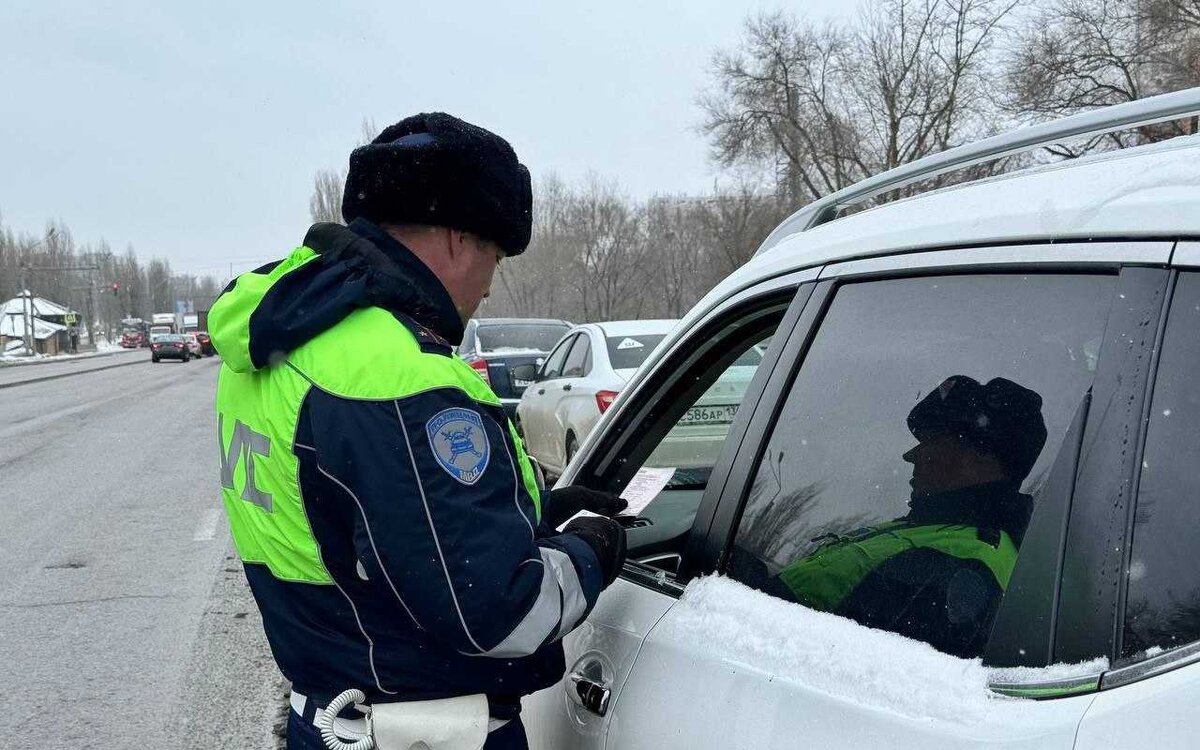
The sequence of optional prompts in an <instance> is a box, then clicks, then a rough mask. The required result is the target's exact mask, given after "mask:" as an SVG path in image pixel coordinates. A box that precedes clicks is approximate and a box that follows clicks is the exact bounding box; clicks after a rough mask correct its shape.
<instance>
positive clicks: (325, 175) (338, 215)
mask: <svg viewBox="0 0 1200 750" xmlns="http://www.w3.org/2000/svg"><path fill="white" fill-rule="evenodd" d="M343 187H344V180H343V178H342V173H341V172H335V171H334V170H332V169H321V170H318V171H317V174H316V176H314V177H313V194H312V197H311V198H309V199H308V214H309V216H310V217H312V221H313V223H314V224H316V223H319V222H323V221H330V222H335V223H337V224H341V223H342V190H343Z"/></svg>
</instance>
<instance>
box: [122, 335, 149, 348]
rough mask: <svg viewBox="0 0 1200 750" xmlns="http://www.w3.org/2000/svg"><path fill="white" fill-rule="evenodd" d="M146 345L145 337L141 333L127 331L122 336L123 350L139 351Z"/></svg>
mask: <svg viewBox="0 0 1200 750" xmlns="http://www.w3.org/2000/svg"><path fill="white" fill-rule="evenodd" d="M144 345H145V335H144V334H143V333H142V332H141V331H125V332H123V333H122V334H121V348H122V349H137V348H139V347H141V346H144Z"/></svg>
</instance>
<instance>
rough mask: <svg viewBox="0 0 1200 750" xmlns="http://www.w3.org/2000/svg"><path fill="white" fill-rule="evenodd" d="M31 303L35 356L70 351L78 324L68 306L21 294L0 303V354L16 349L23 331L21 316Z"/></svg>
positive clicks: (25, 313)
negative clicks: (36, 354)
mask: <svg viewBox="0 0 1200 750" xmlns="http://www.w3.org/2000/svg"><path fill="white" fill-rule="evenodd" d="M31 304H32V316H31V317H32V320H33V340H34V346H33V349H34V352H36V353H38V354H62V353H64V352H69V351H72V350H74V348H75V346H74V341H77V340H78V339H77V337H73V336H72V331H73V330H75V326H76V325H77V324H78V322H79V315H78V313H76V312H75V311H74V310H71V309H70V308H68V307H65V306H63V305H60V304H58V303H57V302H52V301H51V300H48V299H45V298H44V297H31V295H30V294H29V292H28V291H27V292H25V294H24V295H22V296H20V297H13V298H12V299H10V300H7V301H5V302H3V303H0V352H9V351H10V349H20V348H22V346H23V343H24V340H25V335H26V332H27V330H28V329H27V327H26V322H25V316H26V315H27V314H29V313H30V312H31V311H30V306H31Z"/></svg>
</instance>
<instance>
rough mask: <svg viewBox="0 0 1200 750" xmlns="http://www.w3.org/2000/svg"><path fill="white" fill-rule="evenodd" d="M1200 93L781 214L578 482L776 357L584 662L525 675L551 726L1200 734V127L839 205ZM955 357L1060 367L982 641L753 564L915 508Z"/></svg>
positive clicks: (623, 414)
mask: <svg viewBox="0 0 1200 750" xmlns="http://www.w3.org/2000/svg"><path fill="white" fill-rule="evenodd" d="M1198 111H1200V91H1197V90H1191V91H1187V92H1180V93H1178V94H1172V95H1167V96H1165V97H1156V98H1154V99H1152V100H1146V101H1143V102H1135V103H1133V104H1130V105H1122V106H1120V107H1115V108H1111V109H1110V110H1105V111H1101V112H1097V113H1089V114H1087V115H1084V116H1080V117H1076V118H1068V119H1066V120H1063V121H1061V122H1059V123H1051V124H1048V125H1045V126H1037V127H1035V128H1030V129H1026V130H1021V131H1017V132H1015V133H1013V134H1010V135H1008V136H1003V137H998V138H997V139H991V140H989V141H987V142H983V143H982V144H978V145H974V146H970V147H964V148H963V149H959V150H956V151H954V152H948V154H946V155H939V156H938V157H934V158H931V159H930V160H926V161H925V162H922V163H918V164H915V165H909V166H908V167H904V168H901V169H900V170H897V171H896V173H895V174H891V173H889V174H888V175H883V176H881V177H879V178H872V180H869V181H867V182H868V183H870V184H869V185H863V186H859V187H857V188H850V189H848V190H847V191H843V193H842V194H839V195H835V196H833V197H831V198H829V199H824V200H822V201H820V202H818V204H815V205H814V206H811V207H808V208H806V209H804V210H803V211H801V212H799V213H798V214H797V215H796V216H794V217H793V218H791V219H789V220H788V221H786V222H784V223H783V224H782V225H781V226H780V228H779V229H777V230H776V231H775V232H774V233H773V234H772V236H771V237H769V238H768V240H767V241H766V242H765V243H764V247H763V248H762V249H761V250H760V251H759V253H758V254H757V255H756V257H755V258H754V259H752V260H751V261H750V262H749V263H747V264H746V265H745V266H743V267H742V268H741V269H739V270H738V271H736V272H734V273H733V274H731V275H730V276H729V277H728V278H727V279H725V280H724V281H722V282H721V283H720V284H719V285H717V287H716V288H714V289H713V290H712V291H711V292H710V293H709V294H708V295H706V296H705V298H704V299H703V300H702V301H701V302H700V303H698V304H697V305H696V306H695V307H694V308H693V309H692V310H691V311H690V312H689V313H688V314H687V315H686V316H685V317H684V318H683V320H682V321H681V322H680V324H679V325H678V326H677V327H675V328H674V330H673V331H672V332H671V333H670V334H669V335H668V336H667V338H666V339H665V340H664V341H663V343H662V344H661V345H660V346H658V347H657V348H656V349H655V351H654V353H653V354H652V355H651V356H650V357H649V358H648V359H647V361H646V362H645V363H644V365H643V366H642V367H641V368H640V369H639V370H638V371H637V373H636V374H635V375H634V376H633V377H632V378H631V380H630V382H629V383H628V385H627V386H626V388H625V389H624V392H623V394H622V396H621V398H620V399H619V400H618V401H617V402H616V404H615V406H614V408H612V409H609V410H608V411H607V412H606V413H605V414H603V416H602V417H601V418H600V419H599V421H598V423H597V424H596V426H595V429H593V430H592V432H591V433H590V435H589V436H588V438H587V439H586V440H585V441H584V442H583V443H582V445H581V446H580V449H579V453H578V455H577V456H576V458H575V460H574V461H572V462H571V463H570V465H569V466H568V467H567V470H566V472H565V474H564V476H563V477H562V478H561V480H560V483H562V484H567V483H578V484H583V485H587V486H591V487H594V488H598V489H607V490H609V491H621V490H622V489H623V488H624V487H625V486H626V485H628V484H629V483H630V481H631V479H633V478H634V477H635V476H637V474H638V472H639V471H641V470H642V469H644V468H647V467H654V468H659V469H661V464H662V463H664V462H662V461H657V460H651V459H652V457H653V458H656V459H657V458H662V457H663V456H662V454H659V455H657V456H656V455H655V451H656V450H657V449H658V448H659V447H660V446H661V445H663V444H664V441H665V440H666V439H667V437H668V436H669V435H671V434H672V431H673V430H674V429H675V428H676V427H678V426H679V425H680V420H681V418H682V417H683V416H684V415H685V414H686V413H687V412H688V410H689V409H691V408H692V407H693V406H694V405H695V404H697V403H698V400H699V399H700V398H701V397H702V396H703V395H704V394H705V393H706V392H707V390H708V389H709V388H710V387H711V386H712V385H713V384H714V383H716V382H718V381H719V380H720V378H721V377H722V375H723V374H724V373H725V372H727V371H728V370H729V368H730V367H732V366H733V364H732V363H733V362H735V361H737V359H738V358H739V357H741V355H742V354H744V353H745V352H746V351H749V350H750V349H752V348H754V347H762V349H763V351H764V356H763V357H762V361H761V362H760V363H759V364H758V365H757V366H756V368H755V373H754V375H753V377H752V378H751V379H750V382H749V384H748V385H747V387H746V388H745V390H744V392H743V394H742V401H741V403H740V405H739V408H738V409H737V411H736V414H735V416H734V417H733V422H732V424H731V425H730V426H729V429H728V435H727V437H726V439H725V441H724V443H723V445H722V447H721V450H720V451H719V453H718V455H716V456H715V458H714V460H713V462H712V465H711V466H710V467H707V469H708V473H707V474H706V475H703V476H700V477H699V478H698V477H697V474H696V472H695V471H694V470H682V469H681V470H680V471H679V472H677V474H679V475H682V476H683V477H684V478H685V479H684V481H678V482H677V481H675V480H674V479H672V480H671V481H670V482H669V483H668V484H667V485H666V486H665V487H664V488H663V489H662V491H661V492H660V493H659V494H658V495H657V496H656V497H655V498H654V499H653V501H652V502H650V504H649V505H648V506H647V507H646V508H645V510H644V511H642V513H641V518H640V519H639V520H638V522H637V523H636V524H634V525H633V527H632V528H630V530H629V548H630V562H629V563H627V565H626V567H625V570H624V573H623V575H622V578H621V579H620V580H619V581H618V582H617V583H616V584H615V585H614V587H613V588H612V589H611V590H610V591H609V592H608V593H606V595H605V596H604V597H602V598H601V600H600V602H599V604H598V605H597V607H596V609H595V610H594V611H593V612H592V613H591V615H590V616H589V618H588V620H587V622H586V623H585V624H584V625H583V626H582V627H580V628H579V629H578V630H577V631H576V632H574V633H572V634H571V635H570V636H568V637H567V639H566V641H565V644H566V651H567V664H568V675H567V676H566V677H565V678H564V680H563V682H562V683H561V685H559V686H557V687H555V688H550V689H548V690H546V691H542V692H541V693H538V694H536V695H534V696H532V697H531V698H530V699H528V700H527V702H526V703H527V706H526V707H527V710H526V723H527V726H528V729H529V734H530V738H531V745H532V746H534V747H568V746H569V747H581V748H601V747H609V748H614V747H615V748H660V747H688V748H717V747H722V748H723V747H754V748H784V747H795V746H797V745H798V744H799V745H804V746H810V745H811V746H813V747H835V748H851V747H879V746H887V747H901V748H921V750H929V748H940V747H945V748H952V747H963V746H982V745H986V746H988V747H1003V748H1072V747H1102V746H1103V747H1135V746H1136V747H1142V746H1153V747H1156V748H1167V747H1187V746H1190V743H1191V742H1192V738H1193V737H1194V736H1195V727H1194V720H1193V719H1192V718H1191V714H1192V712H1191V711H1190V710H1188V708H1187V707H1188V706H1191V705H1194V704H1195V702H1196V701H1197V700H1198V699H1200V621H1198V620H1197V619H1196V618H1194V617H1187V616H1186V614H1187V612H1190V611H1196V610H1197V609H1198V608H1200V602H1197V601H1196V598H1197V596H1200V594H1197V593H1191V594H1187V593H1181V592H1200V567H1198V566H1200V563H1197V561H1196V558H1195V556H1194V555H1193V554H1191V553H1190V552H1187V551H1186V550H1190V549H1191V545H1190V542H1189V541H1188V540H1189V539H1190V535H1191V534H1192V530H1194V528H1196V526H1197V524H1198V523H1200V517H1197V510H1196V504H1195V503H1194V502H1190V498H1194V497H1195V496H1196V495H1197V494H1198V493H1200V474H1198V473H1197V472H1196V471H1195V469H1194V467H1195V465H1196V463H1197V461H1200V454H1198V452H1200V435H1198V434H1197V432H1198V431H1200V427H1198V425H1200V413H1197V409H1200V399H1196V398H1194V391H1191V390H1190V389H1191V383H1192V382H1193V381H1194V377H1193V376H1192V373H1194V371H1195V368H1196V367H1197V366H1200V344H1197V343H1194V339H1195V336H1194V331H1195V326H1196V325H1197V324H1198V323H1200V320H1197V319H1196V317H1195V316H1197V315H1200V313H1198V312H1197V311H1200V243H1196V242H1194V241H1193V239H1194V238H1200V190H1197V187H1198V186H1200V159H1198V157H1200V139H1197V138H1195V137H1187V138H1180V139H1176V140H1173V141H1169V142H1167V143H1163V144H1159V145H1154V146H1147V147H1141V148H1135V149H1129V150H1126V151H1121V152H1115V153H1110V154H1102V155H1098V156H1093V157H1088V158H1084V159H1079V160H1075V161H1071V162H1065V163H1060V164H1056V165H1052V166H1047V167H1041V168H1037V169H1032V170H1026V171H1022V172H1016V173H1013V174H1009V175H1005V176H1003V177H1000V178H995V179H991V180H987V181H980V182H974V183H970V184H967V185H963V186H959V187H953V188H947V189H943V190H940V191H936V192H932V193H926V194H923V195H918V196H916V197H913V198H909V199H906V200H902V201H896V202H893V203H887V204H884V205H881V206H878V207H875V208H871V209H869V210H866V211H862V212H861V213H857V214H852V215H849V216H847V217H844V218H840V219H837V220H829V218H828V211H830V210H833V209H835V208H836V207H837V206H838V205H839V204H841V203H846V204H853V203H855V202H861V201H862V200H864V199H866V198H870V197H871V196H872V195H875V194H878V192H880V190H884V189H894V188H896V187H902V186H903V185H905V184H909V183H911V182H913V181H916V180H919V179H922V178H923V177H924V178H927V177H929V176H932V175H934V174H938V173H941V172H943V171H945V170H946V169H947V168H950V167H954V166H960V167H961V166H967V165H970V164H974V163H979V162H980V161H982V160H984V159H985V158H988V157H991V158H995V157H997V156H1002V155H1005V154H1008V153H1013V152H1015V151H1019V150H1020V149H1021V148H1025V149H1028V148H1033V147H1037V146H1039V145H1041V144H1044V143H1053V142H1055V140H1058V139H1063V138H1067V137H1073V136H1086V135H1089V134H1094V133H1098V132H1106V131H1109V130H1114V129H1118V128H1119V127H1130V126H1135V125H1141V124H1146V123H1148V122H1155V121H1161V120H1164V119H1169V118H1170V117H1181V116H1184V115H1187V114H1189V113H1196V112H1198ZM868 188H870V189H868ZM950 375H966V376H970V377H974V378H977V379H979V380H980V382H983V381H984V380H985V379H987V378H992V377H1005V378H1011V379H1013V380H1015V381H1016V382H1018V383H1023V384H1024V385H1026V386H1027V387H1029V388H1031V389H1033V390H1035V391H1036V392H1037V393H1038V394H1039V395H1040V397H1041V399H1042V406H1041V411H1042V412H1043V414H1044V417H1045V424H1046V428H1047V435H1048V437H1047V439H1046V440H1045V443H1044V447H1042V448H1041V449H1040V450H1041V452H1040V453H1039V454H1038V458H1037V463H1036V464H1035V465H1034V467H1033V469H1032V470H1031V472H1030V475H1029V479H1028V480H1027V483H1026V484H1024V485H1023V486H1022V491H1023V492H1024V493H1027V494H1028V495H1029V496H1030V497H1031V498H1033V500H1034V502H1033V506H1032V516H1031V517H1030V519H1029V522H1028V527H1027V529H1026V530H1025V532H1024V538H1023V541H1022V542H1021V544H1020V547H1019V554H1018V555H1017V557H1016V561H1015V567H1014V568H1013V569H1012V570H1011V580H1009V581H1008V582H1007V588H1006V590H1005V591H1004V594H1003V597H1002V598H1001V599H1000V600H999V602H998V605H997V606H996V608H995V610H994V611H993V612H992V613H991V614H990V615H989V616H990V617H991V618H992V619H991V628H990V637H989V638H988V640H987V643H986V645H985V646H984V647H983V648H982V649H981V651H980V653H978V654H975V655H974V658H968V659H961V658H958V657H955V656H950V655H948V654H944V653H940V652H938V651H935V650H934V649H932V648H931V647H930V646H929V645H927V644H925V643H921V642H920V641H919V640H915V639H912V638H902V637H900V636H898V635H895V634H892V633H882V632H879V631H878V630H868V629H867V628H865V627H863V626H862V625H860V624H858V623H855V622H854V621H852V620H851V619H847V618H845V617H837V616H834V615H832V614H824V613H818V612H814V611H812V610H808V609H805V608H802V607H800V605H798V604H793V603H791V602H789V601H786V600H785V599H786V597H785V596H783V595H782V594H780V593H778V592H772V593H765V591H755V590H752V589H751V588H747V587H746V586H743V585H742V584H741V583H739V581H740V582H743V583H745V582H748V583H750V585H751V586H754V587H756V588H764V589H767V590H769V587H764V586H761V585H760V584H762V583H763V581H768V580H772V578H773V577H774V575H775V574H776V573H777V572H778V570H779V569H780V567H781V566H783V565H786V564H787V563H788V562H789V561H790V560H793V559H796V558H797V557H798V556H803V555H805V554H807V553H808V551H810V550H811V549H812V548H813V547H814V546H815V545H819V544H820V543H821V542H820V540H821V539H823V538H827V537H829V536H830V535H832V536H834V537H837V536H839V535H844V534H847V533H851V532H852V530H853V529H855V528H862V527H867V528H870V527H872V526H873V525H876V524H879V523H880V522H882V521H886V520H888V519H889V518H891V517H895V515H896V514H898V513H899V514H903V513H904V512H905V508H906V505H907V503H908V502H909V501H908V499H907V498H906V497H905V496H904V495H905V494H906V489H907V487H906V480H907V466H906V465H905V464H904V463H902V462H901V461H900V460H899V452H900V451H903V450H905V449H906V448H907V447H909V446H910V445H911V444H912V443H913V442H915V441H914V440H913V438H912V435H910V434H909V431H908V429H907V428H906V425H905V422H904V418H905V416H906V414H908V413H909V410H910V409H911V407H912V406H913V405H914V404H915V403H916V401H917V400H918V399H920V398H921V397H922V395H923V394H925V393H928V392H929V391H930V390H931V389H932V388H934V387H935V386H937V385H938V382H940V380H941V378H943V377H946V376H950ZM656 464H657V465H658V466H656ZM713 574H716V575H717V576H718V577H713ZM886 629H888V628H886V627H885V628H883V630H886ZM1064 664H1065V665H1072V664H1073V665H1075V666H1066V667H1064V666H1061V665H1064ZM1055 665H1060V666H1055ZM563 692H565V693H566V695H565V698H564V695H563Z"/></svg>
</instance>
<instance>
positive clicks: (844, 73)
mask: <svg viewBox="0 0 1200 750" xmlns="http://www.w3.org/2000/svg"><path fill="white" fill-rule="evenodd" d="M1017 2H1019V0H885V1H884V2H882V3H879V4H877V5H873V6H864V10H863V11H862V13H861V14H860V16H859V17H858V19H857V21H856V23H855V25H854V26H853V27H851V28H844V27H839V26H836V25H825V26H821V27H816V26H813V25H811V24H806V23H802V22H800V21H797V20H796V19H795V17H793V16H791V15H789V14H787V13H784V12H775V13H769V14H764V15H759V16H757V17H754V18H751V19H749V20H748V21H747V23H746V32H745V36H744V37H743V39H742V42H741V45H740V46H739V48H738V49H737V50H735V51H732V52H729V51H725V52H718V53H717V54H716V55H715V57H714V58H713V64H712V71H711V74H712V78H713V82H714V88H713V89H712V90H710V91H709V92H708V93H707V94H705V95H703V96H702V97H701V99H700V105H701V108H702V109H703V111H704V114H705V119H704V123H703V130H704V132H706V133H707V134H708V136H709V138H710V141H711V144H712V153H713V156H714V158H715V159H716V160H717V162H718V163H720V164H722V165H725V166H730V165H733V164H737V163H741V162H751V163H762V162H764V161H765V162H767V163H770V164H772V165H773V166H774V167H775V169H776V173H777V179H776V184H777V185H778V186H779V187H780V190H779V192H780V194H781V196H782V197H783V198H784V199H785V201H787V203H788V204H789V205H791V206H797V205H799V204H801V203H803V202H806V201H808V200H811V199H813V198H816V197H819V196H821V195H825V194H827V193H829V192H832V191H835V190H838V189H840V188H843V187H846V186H847V185H850V184H852V183H854V182H856V181H858V180H860V179H862V178H864V177H867V176H869V175H871V174H875V173H877V172H880V171H883V170H886V169H890V168H892V167H895V166H897V165H899V164H904V163H907V162H910V161H913V160H915V159H919V158H921V157H923V156H926V155H928V154H931V153H935V152H937V151H941V150H944V149H946V148H949V147H951V146H954V145H958V144H959V143H961V142H963V141H965V140H968V139H969V138H974V137H977V136H979V135H980V134H983V133H987V132H989V131H990V129H991V127H992V125H991V122H990V120H989V117H988V111H989V109H990V107H991V102H990V99H989V97H988V96H987V91H986V88H987V87H986V85H985V84H986V77H987V72H988V70H989V66H990V64H991V60H992V58H993V54H994V41H995V37H996V35H997V32H998V29H999V26H1000V24H1001V22H1002V21H1003V20H1004V19H1005V18H1006V17H1007V16H1008V14H1009V13H1010V12H1011V11H1012V9H1013V8H1014V7H1015V5H1016V4H1017Z"/></svg>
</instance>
